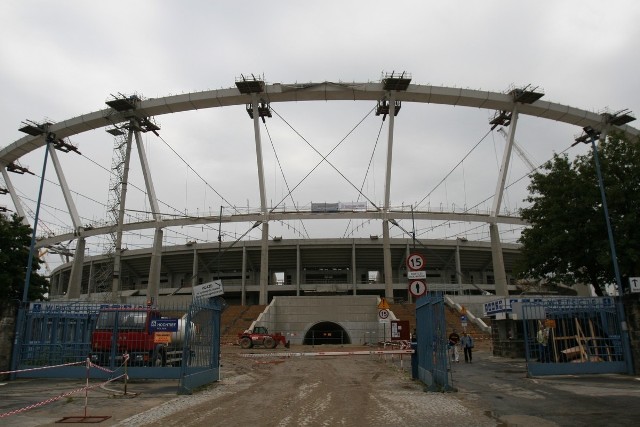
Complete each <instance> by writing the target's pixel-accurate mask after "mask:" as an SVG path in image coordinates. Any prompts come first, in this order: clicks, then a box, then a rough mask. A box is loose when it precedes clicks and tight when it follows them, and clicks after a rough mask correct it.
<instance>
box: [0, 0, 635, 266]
mask: <svg viewBox="0 0 640 427" xmlns="http://www.w3.org/2000/svg"><path fill="white" fill-rule="evenodd" d="M639 18H640V3H638V2H637V1H633V0H612V1H610V2H607V3H605V2H602V1H592V0H572V1H569V0H567V1H506V0H505V1H491V0H489V1H471V0H469V1H439V2H433V1H413V2H410V1H397V0H396V1H393V2H389V1H387V2H380V1H321V2H302V1H273V2H257V1H250V0H245V1H243V2H237V1H197V0H194V1H162V0H157V1H131V0H129V1H121V0H112V1H110V2H106V3H105V2H93V1H86V0H84V1H81V0H75V1H72V0H58V1H33V0H3V1H2V2H0V37H1V40H2V43H0V61H1V65H2V66H1V67H0V88H2V94H3V96H2V102H0V124H1V127H0V129H1V133H0V135H1V138H2V140H0V146H6V145H8V144H10V143H12V142H13V141H15V140H17V139H19V138H20V137H21V136H22V134H21V133H20V132H19V131H18V128H19V127H20V123H21V122H22V121H23V120H25V119H31V120H35V121H42V120H43V119H48V120H52V121H61V120H65V119H68V118H71V117H75V116H78V115H81V114H85V113H88V112H91V111H96V110H100V109H103V108H105V104H104V102H105V101H106V100H108V99H109V98H110V95H111V94H117V93H123V94H132V93H137V94H139V95H141V96H142V97H146V98H154V97H159V96H165V95H169V94H179V93H186V92H193V91H201V90H207V89H219V88H229V87H233V86H234V82H235V79H236V78H237V77H239V76H240V75H241V74H245V75H247V74H251V73H254V74H255V75H260V76H264V80H265V81H266V82H267V83H276V82H281V83H295V82H323V81H332V82H339V81H341V82H352V81H356V82H367V81H379V80H380V78H381V76H382V73H384V72H390V71H407V72H409V73H411V75H412V77H413V81H412V82H413V83H416V84H425V85H428V84H430V85H437V86H452V87H462V88H470V89H482V90H489V91H496V92H503V91H506V90H507V89H508V88H509V87H511V86H513V85H515V86H524V85H528V84H531V85H533V86H534V87H538V88H539V89H541V90H543V91H544V92H545V97H544V99H545V100H548V101H553V102H557V103H561V104H568V105H571V106H574V107H578V108H582V109H586V110H591V111H601V110H602V109H603V108H609V109H611V110H613V111H618V110H621V109H624V108H628V109H630V110H631V111H633V112H636V113H637V112H638V111H640V99H639V97H638V94H639V93H640V79H638V77H637V65H638V61H639V59H638V58H639V56H638V52H639V51H640V49H639V48H640V26H639V25H638V21H639ZM374 106H375V105H374V104H371V103H367V102H335V103H325V102H322V103H289V104H283V105H272V107H273V109H274V113H275V114H274V117H273V118H272V119H270V120H268V121H267V124H266V126H265V125H262V128H261V131H262V141H263V151H264V165H265V181H266V186H267V199H268V200H269V204H270V205H275V204H277V203H279V202H280V201H281V200H283V199H285V200H284V203H286V204H288V205H291V204H293V201H292V199H291V198H287V197H286V196H287V193H288V190H287V187H288V188H293V187H294V186H296V185H298V184H300V185H299V186H298V187H297V189H296V191H295V192H294V194H293V200H294V201H295V203H296V204H299V205H301V206H305V205H306V206H308V205H309V204H310V203H311V202H338V201H342V202H351V201H356V200H358V198H359V200H363V199H362V196H361V195H359V194H358V192H357V191H356V190H355V189H354V186H355V187H358V188H360V187H362V189H363V193H365V194H366V196H367V198H369V199H371V200H373V201H376V203H378V202H379V203H382V200H383V199H384V169H385V153H386V139H387V124H388V121H387V122H385V123H382V122H381V119H380V117H376V116H375V115H374V114H370V111H371V110H372V108H373V107H374ZM492 116H493V112H492V111H485V110H477V109H466V108H462V107H449V106H437V105H422V104H420V105H415V104H414V105H409V104H406V103H405V104H403V106H402V110H401V112H400V114H399V115H398V117H397V120H396V132H395V138H394V156H393V161H394V170H393V177H392V197H391V198H392V202H391V204H392V205H394V206H401V205H405V206H411V205H415V206H416V209H417V208H418V202H420V207H421V208H425V209H427V208H428V209H435V208H440V207H441V206H442V208H443V209H447V208H448V209H449V210H451V209H458V210H459V209H462V208H464V207H466V208H471V207H474V209H475V206H477V209H486V208H489V207H490V206H491V196H492V194H493V192H494V190H495V182H496V177H497V174H498V168H499V162H500V159H501V156H502V151H503V149H504V138H503V137H502V136H501V135H500V134H499V133H497V132H492V133H490V134H488V135H486V134H487V131H488V130H489V125H488V123H487V122H488V120H489V119H490V118H491V117H492ZM363 119H364V120H363ZM157 122H158V124H159V125H160V126H161V128H162V129H161V131H160V135H161V137H162V139H160V138H158V137H155V136H154V135H151V134H148V135H145V147H146V149H147V152H148V155H149V159H150V163H151V169H152V172H153V174H154V182H155V187H156V192H157V195H158V198H159V199H160V200H161V201H162V203H161V209H162V210H163V212H166V213H178V212H181V213H184V212H189V213H193V212H196V213H198V214H201V213H202V212H211V213H213V214H217V212H218V211H219V209H220V206H221V205H223V206H227V207H228V206H229V205H234V206H238V207H239V206H243V207H245V208H246V207H247V206H249V207H250V208H257V207H259V202H260V199H259V190H258V185H257V173H256V157H255V145H254V140H253V125H252V122H251V120H250V119H249V117H248V116H247V114H246V112H245V111H244V106H238V107H230V108H225V109H212V110H204V111H198V112H190V113H181V114H175V115H172V116H160V117H157ZM359 123H360V124H359ZM354 128H355V130H354V131H353V132H352V133H351V134H350V132H351V131H352V130H353V129H354ZM579 133H580V129H579V128H575V127H572V126H567V125H561V124H557V123H554V122H548V121H543V120H539V119H535V118H530V117H521V119H520V121H519V123H518V131H517V135H516V140H517V141H518V143H519V144H520V145H521V146H522V147H523V148H524V149H525V150H526V152H527V153H528V156H529V158H530V160H531V161H533V162H534V163H536V164H540V163H542V162H544V161H545V160H548V159H549V158H551V157H552V155H553V153H554V152H562V151H563V150H565V149H567V147H568V146H570V145H571V143H572V142H573V137H574V135H577V134H579ZM347 135H349V136H348V137H347ZM485 135H486V136H485ZM345 137H347V138H346V139H345V141H344V142H343V143H342V144H341V145H340V147H339V148H338V149H337V150H336V152H335V153H334V154H332V156H331V157H330V158H329V159H330V160H331V162H332V163H333V164H334V165H335V166H336V167H337V168H338V169H339V170H340V171H341V172H342V173H343V174H344V175H345V176H347V177H348V178H349V180H350V181H351V184H350V183H347V182H346V181H345V180H344V179H343V178H342V177H340V176H339V175H338V174H337V173H336V172H335V171H334V170H333V169H332V168H331V167H329V166H328V165H327V164H323V165H321V166H320V167H318V169H317V170H316V171H314V172H313V173H312V174H311V175H309V177H308V178H306V179H305V180H304V181H303V182H302V183H300V182H301V180H302V179H303V178H304V177H305V175H307V174H308V173H309V171H310V170H311V169H312V168H313V167H314V166H315V165H316V164H317V162H318V161H319V159H320V158H319V156H318V154H317V153H315V152H314V151H313V150H312V149H311V148H310V147H309V145H308V144H307V142H308V143H309V144H310V145H312V146H313V147H314V148H315V149H317V150H318V151H320V152H322V153H327V152H328V151H330V150H331V149H332V148H333V147H334V146H335V145H336V144H338V143H339V142H340V141H341V140H342V139H343V138H345ZM483 137H484V138H483ZM303 138H304V139H303ZM305 141H306V142H305ZM71 142H72V143H74V144H76V145H78V146H79V149H80V151H81V152H82V156H78V155H75V154H66V155H64V154H61V156H63V158H62V162H63V165H64V167H65V174H66V176H67V180H68V181H69V184H70V187H71V189H72V190H73V191H74V194H75V196H74V198H75V201H76V203H77V205H78V209H79V211H80V215H81V217H82V218H83V221H85V222H86V223H91V222H99V221H101V220H104V219H105V218H106V217H107V214H106V207H105V205H106V203H107V200H108V187H109V179H110V175H109V172H108V170H109V169H110V167H111V157H112V155H111V153H112V149H113V144H114V141H113V139H112V137H111V136H110V135H108V134H106V133H105V132H104V130H102V129H101V130H97V131H95V132H88V133H86V134H82V135H78V136H76V137H74V138H72V139H71ZM476 145H477V147H476V148H475V149H473V147H474V146H476ZM586 148H587V147H582V146H581V147H575V148H573V149H571V150H569V154H570V155H571V156H573V155H575V154H581V153H584V152H586ZM472 149H473V150H472ZM176 153H177V154H179V156H180V157H178V156H177V155H176ZM469 153H470V154H469ZM43 154H44V153H43V151H36V152H34V153H32V154H31V155H28V156H25V157H24V158H23V159H21V164H22V165H23V166H27V167H29V169H30V170H32V171H33V172H34V173H36V174H37V175H40V172H41V167H42V158H43ZM467 154H469V155H468V157H466V158H465V160H464V162H462V163H460V161H461V160H462V159H463V157H464V156H465V155H467ZM182 159H184V160H185V161H186V162H187V163H188V164H189V166H187V165H186V164H185V163H184V162H183V160H182ZM370 161H371V166H369V164H370ZM458 163H460V164H459V165H458ZM456 165H458V166H457V167H456ZM281 169H282V171H283V172H284V178H283V173H282V172H281ZM194 171H195V172H194ZM367 171H368V172H367ZM196 173H197V174H196ZM526 173H527V166H526V164H525V163H524V162H523V161H522V160H521V159H520V158H518V157H517V156H515V155H514V158H513V163H512V167H511V172H510V176H509V179H508V182H509V183H512V185H511V187H510V188H509V190H508V192H507V195H506V197H505V204H504V207H505V208H507V209H509V210H516V209H518V208H520V207H522V206H523V202H522V199H523V198H524V196H525V195H526V185H527V180H526V179H521V178H522V177H523V176H525V175H526ZM447 176H448V178H447V179H446V180H444V181H443V179H444V178H445V177H447ZM47 177H48V178H51V180H52V182H57V180H56V179H55V177H54V172H53V168H52V167H51V168H50V169H49V170H48V172H47ZM285 179H286V181H285ZM12 180H14V181H13V182H14V185H15V186H16V187H17V189H18V192H19V194H20V195H21V196H22V197H24V201H25V203H26V204H27V205H30V206H31V207H32V208H33V209H35V200H36V198H37V188H38V177H37V176H36V177H33V176H25V177H19V176H14V175H13V174H12ZM441 181H443V182H442V184H440V182H441ZM132 182H133V184H134V185H137V186H138V187H139V188H144V183H143V181H142V178H141V174H140V172H139V167H134V170H133V171H132ZM214 190H215V191H214ZM216 192H218V193H219V194H221V195H222V196H223V197H224V199H221V198H220V197H219V196H218V195H216ZM0 205H3V206H7V207H9V208H13V206H12V203H11V200H10V199H9V196H8V195H5V196H0ZM128 207H129V208H130V209H131V212H130V213H131V214H132V215H133V214H136V212H135V211H145V210H146V211H148V210H149V206H148V203H145V201H144V195H143V194H142V192H141V191H137V190H132V191H131V192H130V205H129V204H128ZM140 215H144V213H142V214H140ZM41 219H42V220H43V224H44V225H43V226H42V227H41V228H40V230H39V231H42V230H50V231H51V232H54V233H55V232H57V231H59V230H63V229H64V228H65V227H69V226H70V224H71V221H70V219H69V216H68V214H67V213H66V212H65V208H64V202H63V200H62V198H61V197H60V190H59V188H58V187H57V186H56V185H55V184H54V183H49V184H47V185H46V186H45V194H44V196H43V211H42V213H41ZM404 225H405V226H406V227H407V228H411V224H410V223H407V224H404ZM214 228H215V226H212V227H210V228H207V227H199V228H198V229H197V230H196V229H190V228H185V229H180V230H175V231H172V232H167V233H166V235H165V238H166V244H180V243H184V242H185V241H187V240H191V239H194V238H197V239H204V240H211V241H215V240H216V238H217V231H215V230H214ZM416 228H417V229H418V230H419V234H420V236H421V237H422V238H425V239H426V238H437V237H448V238H451V237H453V236H456V235H464V236H467V237H469V238H470V239H478V240H487V239H488V234H487V230H486V227H484V226H482V225H479V224H447V225H446V226H443V225H438V224H432V223H426V222H425V223H422V224H417V225H416ZM246 229H247V224H237V225H233V226H229V228H228V229H224V233H225V241H229V240H232V239H233V238H234V237H233V236H234V235H239V234H242V233H244V232H245V231H246ZM298 231H299V232H300V233H302V234H303V235H305V236H309V237H326V236H339V237H341V236H343V235H346V236H350V237H351V236H355V237H360V236H368V235H371V234H380V233H381V227H380V224H379V223H377V224H368V223H363V222H358V223H351V224H348V223H347V222H341V221H335V222H320V221H307V222H305V223H304V224H301V223H300V222H297V223H295V224H293V223H291V224H284V225H282V224H273V225H272V226H271V229H270V232H271V234H272V235H283V236H285V237H299V236H298V234H297V232H298ZM503 231H504V235H503V239H504V241H515V239H516V238H517V234H518V231H517V230H510V229H509V227H507V228H505V229H504V230H503ZM42 232H44V231H42ZM392 235H394V236H401V235H402V233H401V231H400V230H398V229H395V230H392ZM258 236H259V235H258V234H255V235H253V234H252V237H258ZM128 239H129V240H128V244H129V245H131V247H139V246H148V245H149V243H150V240H149V239H148V236H146V235H139V236H129V237H128ZM101 250H102V249H101V248H100V242H99V241H93V242H90V244H89V249H88V252H89V254H94V253H98V252H100V251H101Z"/></svg>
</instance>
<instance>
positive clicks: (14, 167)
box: [7, 162, 35, 175]
mask: <svg viewBox="0 0 640 427" xmlns="http://www.w3.org/2000/svg"><path fill="white" fill-rule="evenodd" d="M7 170H8V171H9V172H13V173H17V174H19V175H24V174H25V173H28V174H30V175H35V174H34V173H33V172H31V171H30V170H29V169H28V168H25V167H23V166H20V165H19V164H17V163H15V162H11V163H9V164H8V165H7Z"/></svg>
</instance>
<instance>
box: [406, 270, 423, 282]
mask: <svg viewBox="0 0 640 427" xmlns="http://www.w3.org/2000/svg"><path fill="white" fill-rule="evenodd" d="M426 278H427V272H426V271H424V270H422V271H407V279H409V280H413V279H426Z"/></svg>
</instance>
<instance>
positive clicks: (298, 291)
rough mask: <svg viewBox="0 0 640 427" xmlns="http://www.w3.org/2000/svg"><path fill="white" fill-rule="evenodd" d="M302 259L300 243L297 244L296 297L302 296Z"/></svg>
mask: <svg viewBox="0 0 640 427" xmlns="http://www.w3.org/2000/svg"><path fill="white" fill-rule="evenodd" d="M301 261H302V257H301V256H300V243H298V244H296V296H297V297H299V296H300V277H301V275H300V271H301V269H302V266H301V265H300V264H301Z"/></svg>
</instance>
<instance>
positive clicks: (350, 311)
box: [255, 295, 389, 344]
mask: <svg viewBox="0 0 640 427" xmlns="http://www.w3.org/2000/svg"><path fill="white" fill-rule="evenodd" d="M378 302H379V301H378V297H377V296H372V295H362V296H359V295H356V296H313V297H275V298H273V300H272V302H271V304H270V305H269V306H268V307H267V309H266V310H265V311H264V312H263V313H262V315H261V316H260V317H259V318H258V320H257V321H256V322H255V324H256V325H261V326H266V327H267V328H269V330H270V331H274V332H282V333H283V334H285V335H287V339H289V340H290V341H291V343H292V344H302V343H303V341H304V337H305V334H306V333H307V331H308V330H309V329H310V328H311V327H313V326H314V325H315V324H317V323H319V322H333V323H335V324H337V325H339V326H340V327H342V328H343V329H344V330H345V331H346V332H347V334H348V335H349V340H350V342H351V344H364V343H372V342H377V341H381V340H383V339H384V337H385V336H388V335H389V332H388V322H380V321H379V318H378Z"/></svg>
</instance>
